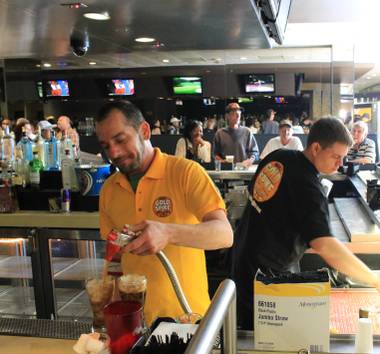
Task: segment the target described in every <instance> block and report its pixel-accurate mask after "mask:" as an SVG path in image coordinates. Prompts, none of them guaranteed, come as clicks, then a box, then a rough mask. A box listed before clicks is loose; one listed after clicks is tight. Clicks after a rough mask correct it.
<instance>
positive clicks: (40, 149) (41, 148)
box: [35, 126, 46, 166]
mask: <svg viewBox="0 0 380 354" xmlns="http://www.w3.org/2000/svg"><path fill="white" fill-rule="evenodd" d="M35 150H36V151H37V155H38V158H39V160H41V162H42V164H43V165H44V166H45V164H46V161H45V139H44V138H43V137H42V134H41V127H40V126H38V138H37V142H36V146H35Z"/></svg>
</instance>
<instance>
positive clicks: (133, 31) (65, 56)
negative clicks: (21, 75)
mask: <svg viewBox="0 0 380 354" xmlns="http://www.w3.org/2000/svg"><path fill="white" fill-rule="evenodd" d="M293 1H295V0H293ZM62 2H65V3H67V2H68V1H67V0H62V1H57V0H0V26H1V31H0V43H1V45H0V59H7V60H6V70H7V71H28V70H31V69H34V70H36V69H37V70H41V69H39V68H36V65H40V64H43V63H46V62H49V63H50V64H52V67H50V68H46V70H60V69H84V68H86V69H88V68H93V67H90V66H89V61H95V62H96V63H97V65H96V66H94V68H106V69H107V68H123V69H124V68H130V69H135V70H137V71H136V75H138V72H141V71H142V68H143V70H144V71H146V68H154V67H159V68H160V70H170V68H171V67H187V66H189V67H191V66H192V67H194V66H204V67H209V66H213V67H214V68H216V67H217V66H220V67H227V65H228V68H229V69H231V70H237V71H239V70H243V69H244V70H252V68H255V69H258V70H264V71H265V70H268V69H270V71H271V72H272V71H288V70H293V71H297V72H304V73H306V80H307V81H318V82H329V81H330V79H331V76H332V75H333V76H334V82H349V83H352V82H353V79H354V76H355V78H358V77H360V76H362V75H363V74H364V73H365V72H367V71H368V70H369V69H370V68H371V67H369V66H368V65H367V66H365V67H364V66H363V67H361V68H359V67H358V68H355V75H354V74H353V63H334V65H333V71H332V72H331V65H330V63H326V62H323V61H322V62H318V60H314V61H313V58H309V60H307V61H305V62H299V61H298V62H292V54H293V57H294V58H295V57H296V54H294V53H292V49H291V48H290V49H287V52H286V55H285V54H284V53H285V52H284V53H280V54H281V55H279V52H280V51H285V50H286V48H274V49H272V50H270V51H269V53H268V51H267V52H266V54H265V55H266V56H267V58H268V59H267V60H265V59H264V60H261V59H260V55H259V54H257V56H256V60H255V61H254V62H253V61H252V62H251V63H250V64H245V65H241V61H240V58H241V57H242V56H247V54H249V55H252V56H253V55H255V54H256V52H257V53H259V52H260V49H262V48H268V47H269V42H268V38H267V37H266V36H265V35H264V32H263V29H262V25H261V24H260V23H259V21H258V20H257V15H256V12H255V9H254V7H253V6H252V4H251V1H250V0H87V1H86V0H84V1H83V3H85V4H86V5H87V6H88V7H86V8H79V9H71V8H68V7H64V6H61V3H62ZM86 12H108V14H109V15H110V20H109V21H94V20H89V19H86V18H84V17H83V14H84V13H86ZM74 32H75V33H79V34H84V33H88V36H89V41H90V47H89V50H88V52H87V54H86V55H85V56H83V57H77V56H75V55H74V54H73V53H72V49H71V47H70V36H71V35H72V34H73V33H74ZM141 36H148V37H153V38H155V39H156V41H155V42H154V43H150V44H139V43H137V42H135V41H134V39H135V38H136V37H141ZM298 49H299V48H298ZM297 55H298V54H297ZM164 59H168V60H169V63H164V62H163V60H164ZM238 63H239V64H238ZM165 68H166V69H165ZM42 69H44V68H43V66H42Z"/></svg>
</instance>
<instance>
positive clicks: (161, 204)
mask: <svg viewBox="0 0 380 354" xmlns="http://www.w3.org/2000/svg"><path fill="white" fill-rule="evenodd" d="M172 211H173V202H172V200H171V199H170V198H169V197H158V198H157V199H156V200H155V201H154V202H153V212H154V213H155V214H156V215H157V216H159V217H160V218H164V217H165V216H169V215H170V214H171V213H172Z"/></svg>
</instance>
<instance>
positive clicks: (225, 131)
mask: <svg viewBox="0 0 380 354" xmlns="http://www.w3.org/2000/svg"><path fill="white" fill-rule="evenodd" d="M214 144H215V155H219V156H220V157H221V158H223V159H225V158H226V155H234V162H242V161H244V160H247V159H248V158H250V159H252V162H254V161H257V160H258V159H259V148H258V147H257V143H256V139H255V137H254V135H253V134H252V132H251V131H250V130H249V129H248V128H247V127H238V128H237V129H233V128H229V127H227V128H222V129H218V131H217V132H216V134H215V140H214Z"/></svg>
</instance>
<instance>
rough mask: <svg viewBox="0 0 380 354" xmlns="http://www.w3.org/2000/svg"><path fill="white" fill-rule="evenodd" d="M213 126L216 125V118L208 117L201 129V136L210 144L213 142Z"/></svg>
mask: <svg viewBox="0 0 380 354" xmlns="http://www.w3.org/2000/svg"><path fill="white" fill-rule="evenodd" d="M215 126H216V119H215V118H214V117H209V118H208V119H207V120H206V126H205V128H204V129H203V138H204V139H205V140H207V141H208V142H209V143H210V144H211V145H212V144H213V143H214V138H215Z"/></svg>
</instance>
